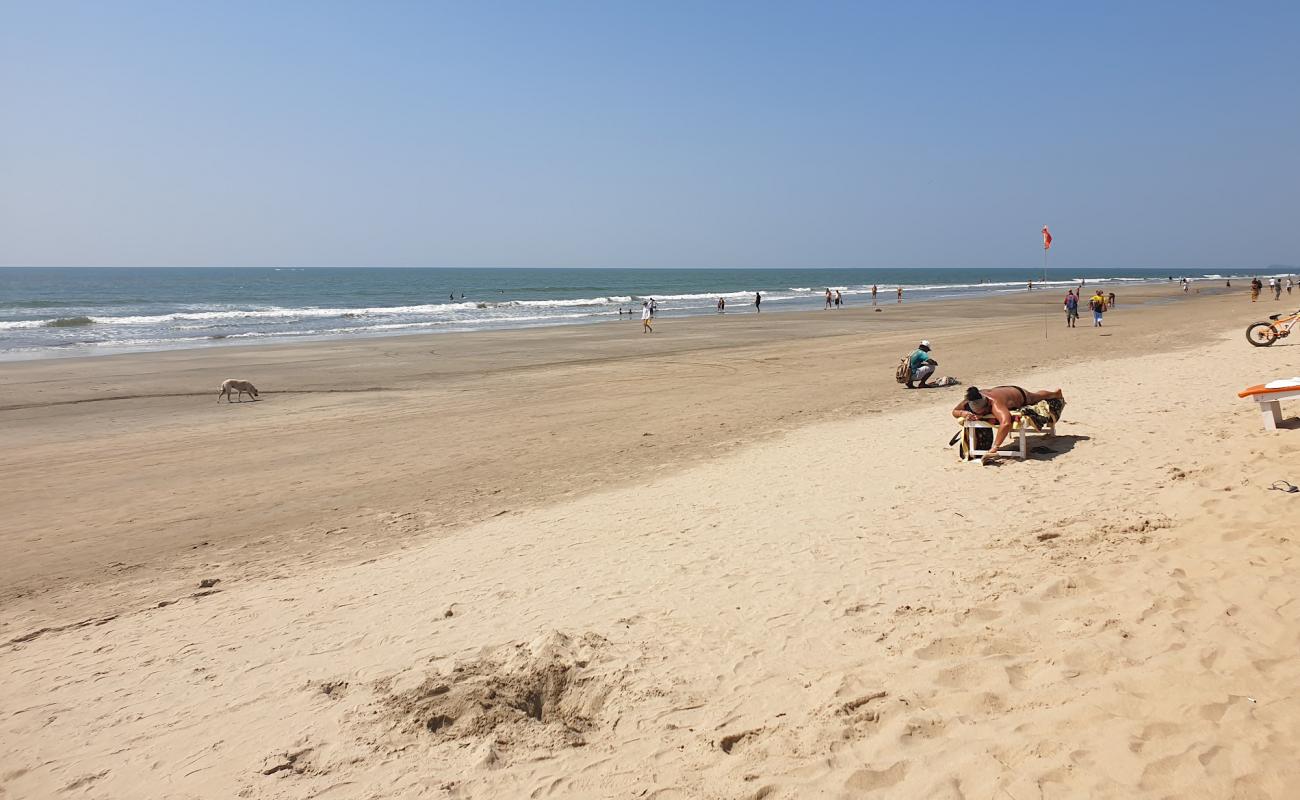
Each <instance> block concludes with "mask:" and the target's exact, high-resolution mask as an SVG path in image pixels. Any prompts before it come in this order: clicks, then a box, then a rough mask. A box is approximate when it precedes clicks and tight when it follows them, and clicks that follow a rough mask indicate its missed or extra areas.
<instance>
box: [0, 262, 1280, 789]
mask: <svg viewBox="0 0 1300 800" xmlns="http://www.w3.org/2000/svg"><path fill="white" fill-rule="evenodd" d="M1142 298H1143V299H1145V300H1148V301H1149V302H1147V303H1145V304H1135V303H1134V304H1126V305H1122V306H1121V307H1120V308H1119V309H1117V310H1116V311H1115V312H1113V313H1112V314H1110V315H1108V317H1107V327H1106V328H1104V329H1103V330H1101V331H1097V330H1092V329H1090V328H1085V327H1080V328H1079V329H1078V330H1076V331H1066V330H1065V329H1064V328H1063V327H1060V320H1059V319H1058V317H1059V315H1058V314H1057V313H1056V310H1055V309H1056V304H1055V300H1054V299H1051V300H1045V299H1044V298H1043V297H1042V296H1036V297H1032V298H1030V297H1024V298H1015V299H1013V300H1007V301H1005V302H1003V303H1001V304H998V305H997V306H996V307H994V306H993V304H991V303H983V304H977V303H970V302H967V303H950V304H930V305H926V306H924V307H923V306H922V305H917V306H915V307H904V308H903V309H899V308H892V307H891V308H888V309H886V310H885V311H883V312H880V313H878V314H877V313H874V312H871V311H869V310H867V309H863V308H861V307H858V308H850V309H848V310H846V311H843V312H826V313H824V314H816V313H814V314H782V315H778V314H772V315H763V316H762V318H756V317H754V316H753V315H747V316H742V315H734V316H732V315H729V316H728V317H727V318H725V319H695V320H688V321H682V320H671V319H665V320H663V321H662V323H661V324H660V325H659V326H657V327H659V332H658V333H656V334H654V336H653V337H649V336H646V337H642V336H640V335H639V334H637V333H636V332H635V330H634V328H633V327H632V325H631V324H627V325H622V326H620V325H619V324H618V323H611V324H609V325H598V326H590V327H589V328H586V329H564V330H549V331H526V332H513V333H502V334H475V335H467V336H454V335H447V336H434V337H428V336H421V337H406V338H400V339H384V340H372V341H368V342H352V343H347V344H338V343H326V344H316V345H299V346H295V347H266V348H223V349H217V350H212V351H205V352H194V351H189V352H184V353H175V352H174V353H163V354H137V355H125V356H116V357H107V358H96V359H88V360H77V361H73V360H62V361H44V362H39V363H36V362H33V363H16V364H4V365H0V376H2V377H3V383H4V394H3V396H0V423H2V424H3V426H4V430H5V431H6V440H7V447H6V448H5V452H4V453H3V454H2V455H0V474H2V475H3V477H4V482H3V485H4V495H3V501H2V502H3V507H2V508H0V512H2V513H0V553H3V559H0V584H2V585H0V642H2V643H3V644H0V674H2V675H3V676H4V677H3V684H2V685H0V798H4V800H13V799H14V798H55V797H93V798H154V797H157V798H230V797H247V798H314V797H326V798H380V797H383V798H406V797H430V798H443V797H453V798H526V797H574V798H587V797H591V798H606V797H608V798H652V797H653V798H763V797H766V798H804V797H846V798H849V797H882V798H921V797H939V798H961V797H964V798H1014V800H1028V798H1040V797H1051V798H1055V797H1161V798H1163V797H1169V798H1174V797H1178V798H1183V797H1216V798H1217V797H1240V798H1251V797H1269V798H1286V797H1294V796H1296V795H1297V793H1298V792H1300V760H1298V759H1297V757H1296V748H1297V745H1296V741H1297V739H1300V699H1298V698H1297V696H1296V694H1295V693H1296V691H1297V687H1300V655H1298V654H1297V645H1300V621H1298V620H1297V612H1298V611H1300V605H1298V604H1297V602H1296V600H1297V595H1300V579H1297V577H1296V571H1297V563H1296V556H1297V554H1298V553H1300V542H1297V541H1296V538H1295V537H1296V534H1295V533H1294V531H1295V525H1294V523H1293V522H1292V520H1293V518H1294V517H1295V515H1296V514H1297V512H1298V511H1300V494H1284V493H1281V492H1275V491H1269V490H1268V486H1269V485H1270V484H1271V483H1272V482H1273V481H1274V480H1277V479H1282V478H1286V479H1290V480H1293V481H1296V482H1300V466H1297V462H1296V461H1295V460H1294V459H1295V458H1296V456H1297V455H1300V425H1297V423H1296V421H1295V420H1291V421H1290V422H1289V423H1288V424H1287V425H1286V426H1285V427H1284V429H1282V430H1278V431H1265V430H1263V428H1262V425H1261V423H1260V419H1259V415H1258V413H1257V412H1256V411H1255V410H1254V404H1253V403H1248V402H1246V401H1243V400H1239V399H1238V398H1237V397H1236V395H1235V392H1236V391H1237V390H1238V389H1241V388H1243V387H1244V386H1246V385H1248V384H1253V383H1258V382H1262V381H1264V380H1267V379H1271V378H1275V377H1282V376H1292V375H1296V374H1300V347H1297V346H1296V345H1300V342H1296V343H1294V344H1293V343H1290V342H1283V343H1279V344H1278V345H1277V346H1275V347H1273V348H1269V349H1255V348H1251V347H1249V346H1248V345H1247V344H1246V342H1245V339H1244V337H1243V336H1242V335H1241V332H1242V330H1243V329H1244V326H1245V323H1247V322H1249V321H1251V320H1253V319H1255V318H1257V317H1258V316H1260V315H1262V314H1263V313H1266V312H1268V311H1274V310H1281V309H1280V308H1279V306H1280V305H1282V304H1276V303H1272V302H1269V303H1267V304H1264V303H1261V304H1259V305H1256V306H1252V305H1251V304H1250V303H1249V302H1248V301H1246V300H1245V299H1243V298H1242V297H1241V296H1238V295H1232V296H1206V295H1201V296H1191V297H1181V296H1178V295H1176V294H1175V293H1174V292H1173V290H1172V289H1167V288H1165V287H1157V288H1155V289H1152V290H1149V291H1147V292H1145V293H1143V294H1142ZM1124 299H1125V298H1121V300H1124ZM1045 306H1046V308H1047V310H1049V311H1050V312H1051V317H1050V325H1051V327H1050V330H1049V334H1050V335H1049V336H1047V337H1046V338H1044V322H1043V317H1042V313H1043V311H1044V308H1045ZM1085 324H1086V322H1085ZM922 335H924V336H926V337H928V338H930V339H932V340H934V342H935V345H936V348H935V355H936V357H937V358H938V359H939V360H940V362H941V365H942V366H941V369H940V372H943V373H949V374H953V375H957V376H958V377H960V378H962V379H963V380H964V381H965V382H967V383H972V382H973V383H977V384H979V385H992V384H996V383H1019V384H1023V385H1026V386H1028V387H1030V388H1053V387H1057V386H1059V387H1061V388H1063V389H1064V390H1065V393H1066V396H1067V398H1068V401H1069V405H1068V407H1067V408H1066V411H1065V421H1064V422H1063V424H1062V425H1061V426H1060V428H1059V433H1060V435H1059V436H1058V437H1057V438H1056V439H1055V440H1054V441H1053V442H1052V443H1050V447H1051V448H1052V450H1053V451H1054V452H1052V453H1045V454H1041V455H1039V456H1038V457H1036V458H1034V459H1032V460H1030V461H1029V462H1027V463H1019V462H1014V461H1002V462H999V463H998V464H997V465H994V466H989V467H980V466H977V465H967V464H960V463H958V462H957V461H956V456H955V452H954V450H953V449H951V448H948V447H946V446H945V443H946V442H947V440H948V437H949V435H950V434H951V433H952V432H953V431H954V430H955V426H954V424H953V422H952V420H951V418H950V417H949V416H948V410H949V409H950V408H951V407H952V405H953V404H954V403H955V402H956V401H957V399H958V397H959V396H960V392H961V387H953V388H950V389H943V390H933V391H929V392H906V391H905V390H902V389H900V388H899V387H898V386H897V385H895V384H894V383H893V382H892V371H893V365H894V363H896V361H897V358H898V357H899V356H901V355H903V354H904V353H905V352H906V351H907V349H908V347H909V346H910V345H911V344H913V343H914V341H915V339H918V338H920V337H921V336H922ZM431 351H432V352H431ZM225 377H244V378H249V379H251V380H253V381H254V382H255V383H257V384H258V385H259V386H260V387H262V388H263V389H264V391H265V394H264V395H263V399H262V400H261V401H259V402H257V403H245V404H243V405H242V406H240V405H234V406H227V405H226V404H224V403H223V404H221V405H220V406H218V405H216V404H215V403H214V400H215V396H216V387H217V384H218V383H219V382H220V380H221V379H222V378H225ZM328 389H346V390H358V389H368V390H370V391H339V392H327V391H326V390H328ZM109 398H121V399H109ZM1297 410H1300V409H1298V408H1296V407H1293V408H1289V409H1284V413H1286V415H1287V416H1289V417H1290V416H1294V415H1295V414H1296V413H1297ZM204 579H209V580H207V581H205V580H204ZM211 579H219V582H216V583H214V584H211V585H204V586H200V582H201V581H203V582H204V583H211Z"/></svg>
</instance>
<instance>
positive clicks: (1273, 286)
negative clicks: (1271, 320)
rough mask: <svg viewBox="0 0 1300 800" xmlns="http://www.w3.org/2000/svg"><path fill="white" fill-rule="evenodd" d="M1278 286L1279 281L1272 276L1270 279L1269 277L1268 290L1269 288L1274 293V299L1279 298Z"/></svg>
mask: <svg viewBox="0 0 1300 800" xmlns="http://www.w3.org/2000/svg"><path fill="white" fill-rule="evenodd" d="M1276 288H1277V281H1275V280H1273V279H1272V278H1269V279H1268V290H1269V292H1270V293H1272V294H1273V299H1274V300H1276V299H1277V291H1276Z"/></svg>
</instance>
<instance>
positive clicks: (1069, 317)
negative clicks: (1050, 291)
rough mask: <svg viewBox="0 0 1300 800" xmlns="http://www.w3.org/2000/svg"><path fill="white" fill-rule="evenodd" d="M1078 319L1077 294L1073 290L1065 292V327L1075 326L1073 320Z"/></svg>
mask: <svg viewBox="0 0 1300 800" xmlns="http://www.w3.org/2000/svg"><path fill="white" fill-rule="evenodd" d="M1078 319H1079V296H1078V295H1077V294H1075V293H1074V290H1073V289H1071V290H1070V291H1068V292H1066V293H1065V327H1067V328H1073V327H1075V322H1076V321H1078Z"/></svg>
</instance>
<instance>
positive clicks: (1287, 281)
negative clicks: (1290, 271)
mask: <svg viewBox="0 0 1300 800" xmlns="http://www.w3.org/2000/svg"><path fill="white" fill-rule="evenodd" d="M1286 293H1287V294H1291V279H1290V278H1287V279H1286Z"/></svg>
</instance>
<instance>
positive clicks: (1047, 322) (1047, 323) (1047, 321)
mask: <svg viewBox="0 0 1300 800" xmlns="http://www.w3.org/2000/svg"><path fill="white" fill-rule="evenodd" d="M1043 227H1046V226H1043ZM1043 288H1044V289H1046V288H1047V248H1046V247H1044V248H1043ZM1051 325H1052V317H1051V315H1050V313H1049V312H1048V310H1047V309H1046V307H1044V310H1043V341H1047V329H1048V328H1050V327H1051Z"/></svg>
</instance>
